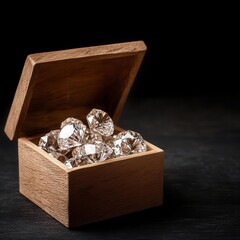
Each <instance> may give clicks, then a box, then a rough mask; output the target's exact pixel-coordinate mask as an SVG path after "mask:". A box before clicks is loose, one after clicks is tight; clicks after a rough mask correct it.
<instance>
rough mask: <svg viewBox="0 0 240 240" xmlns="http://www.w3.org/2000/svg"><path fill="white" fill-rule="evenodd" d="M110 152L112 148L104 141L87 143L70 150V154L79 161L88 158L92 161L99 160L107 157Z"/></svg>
mask: <svg viewBox="0 0 240 240" xmlns="http://www.w3.org/2000/svg"><path fill="white" fill-rule="evenodd" d="M112 152H113V150H112V149H111V148H110V147H109V146H108V145H107V144H106V143H103V142H101V143H94V144H92V143H87V144H83V145H82V146H79V147H76V148H75V149H74V150H73V151H72V155H73V157H75V158H77V159H78V160H79V161H86V159H88V160H90V161H92V162H100V161H104V160H106V159H107V158H109V157H110V156H111V154H112Z"/></svg>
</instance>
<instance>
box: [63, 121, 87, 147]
mask: <svg viewBox="0 0 240 240" xmlns="http://www.w3.org/2000/svg"><path fill="white" fill-rule="evenodd" d="M86 128H87V127H86V126H85V125H84V124H83V123H82V121H80V120H78V119H76V118H72V117H70V118H67V119H66V120H64V121H63V122H62V124H61V129H60V133H59V136H58V144H59V146H60V148H61V149H69V148H72V147H76V146H79V145H81V144H82V142H83V139H84V134H85V131H86Z"/></svg>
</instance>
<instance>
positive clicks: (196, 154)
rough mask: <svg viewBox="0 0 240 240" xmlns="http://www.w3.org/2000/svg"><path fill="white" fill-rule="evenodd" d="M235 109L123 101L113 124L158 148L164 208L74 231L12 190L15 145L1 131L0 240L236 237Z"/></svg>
mask: <svg viewBox="0 0 240 240" xmlns="http://www.w3.org/2000/svg"><path fill="white" fill-rule="evenodd" d="M239 106H240V99H239V98H238V97H227V96H222V97H211V98H210V97H181V98H174V97H171V98H152V99H150V98H146V99H136V98H135V99H128V101H127V104H126V106H125V108H124V111H123V114H122V116H121V119H120V122H119V125H120V126H121V127H123V128H125V129H132V130H135V131H138V132H140V133H141V134H142V135H143V137H144V138H145V139H146V140H148V141H150V142H152V143H153V144H155V145H157V146H159V147H161V148H163V149H164V150H165V153H166V158H165V175H164V204H163V206H161V207H157V208H154V209H149V210H144V211H141V212H138V213H133V214H129V215H126V216H122V217H119V218H115V219H112V220H108V221H103V222H99V223H95V224H91V225H88V226H85V227H82V228H78V229H75V230H68V229H67V228H65V227H64V226H62V225H61V224H60V223H58V222H57V221H56V220H54V219H53V218H52V217H51V216H49V215H48V214H46V213H45V212H43V211H42V210H41V209H39V208H38V207H37V206H35V205H34V204H33V203H31V202H30V201H29V200H28V199H26V198H25V197H23V196H22V195H21V194H20V193H19V192H18V164H17V143H16V142H10V141H9V140H8V139H7V138H6V137H5V136H4V134H3V132H1V138H0V139H1V144H0V156H1V167H0V239H68V240H70V239H104V240H105V239H123V240H124V239H141V240H143V239H165V240H166V239H184V240H185V239H218V240H219V239H224V240H225V239H240V146H239V143H240V111H239ZM2 122H3V123H4V118H3V120H2ZM146 198H147V196H146ZM106 207H107V206H106Z"/></svg>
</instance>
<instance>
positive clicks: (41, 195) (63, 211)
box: [18, 138, 68, 226]
mask: <svg viewBox="0 0 240 240" xmlns="http://www.w3.org/2000/svg"><path fill="white" fill-rule="evenodd" d="M39 150H40V151H39ZM39 150H38V147H37V146H36V145H34V144H33V143H31V142H30V141H28V140H27V139H25V138H21V139H19V140H18V151H19V153H18V155H19V190H20V192H21V193H22V194H23V195H24V196H26V197H27V198H28V199H30V200H31V201H32V202H34V203H35V204H36V205H37V206H39V207H40V208H42V209H43V210H44V211H46V212H47V213H48V214H50V215H51V216H52V217H54V218H55V219H57V220H58V221H60V222H61V223H62V224H63V225H65V226H68V183H67V181H68V177H67V173H66V171H64V169H61V168H60V167H59V166H58V165H55V164H54V163H53V162H52V161H50V160H49V159H48V158H47V157H46V156H44V154H43V155H42V154H41V149H39ZM45 155H46V154H45Z"/></svg>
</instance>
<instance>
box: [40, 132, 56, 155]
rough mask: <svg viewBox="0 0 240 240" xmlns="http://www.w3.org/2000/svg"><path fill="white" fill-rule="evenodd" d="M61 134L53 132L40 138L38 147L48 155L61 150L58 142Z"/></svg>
mask: <svg viewBox="0 0 240 240" xmlns="http://www.w3.org/2000/svg"><path fill="white" fill-rule="evenodd" d="M59 132H60V131H59V130H52V131H51V132H49V133H47V134H45V135H44V136H43V137H41V138H40V140H39V143H38V146H39V147H40V148H42V149H43V150H45V151H46V152H48V153H50V152H54V151H57V150H58V149H59V146H58V142H57V139H58V135H59Z"/></svg>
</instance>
